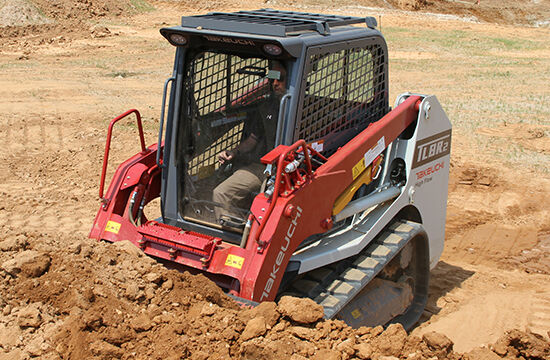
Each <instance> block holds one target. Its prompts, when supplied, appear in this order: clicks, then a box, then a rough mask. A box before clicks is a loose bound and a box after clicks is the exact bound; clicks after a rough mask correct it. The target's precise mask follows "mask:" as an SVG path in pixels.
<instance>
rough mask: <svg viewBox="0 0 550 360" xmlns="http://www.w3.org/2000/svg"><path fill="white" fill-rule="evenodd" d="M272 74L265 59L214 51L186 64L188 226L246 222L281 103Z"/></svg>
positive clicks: (184, 203)
mask: <svg viewBox="0 0 550 360" xmlns="http://www.w3.org/2000/svg"><path fill="white" fill-rule="evenodd" d="M269 72H270V69H269V63H268V61H267V60H266V59H262V58H244V57H239V56H237V55H229V54H223V53H216V52H204V53H200V54H198V55H197V56H195V57H194V58H193V59H192V60H191V61H189V62H188V64H187V66H186V76H185V79H184V92H183V93H184V99H185V101H184V102H183V109H182V114H185V115H184V116H183V117H184V119H183V122H182V123H183V124H185V125H183V127H184V128H185V131H180V136H183V137H184V138H183V139H181V140H180V142H179V143H180V144H183V146H181V148H182V149H187V150H186V151H185V152H186V155H185V161H184V163H185V171H184V177H185V181H184V185H183V189H182V190H183V191H182V192H183V194H184V196H183V197H182V198H181V199H180V213H182V215H183V217H184V218H186V219H187V220H191V221H196V222H200V223H208V224H216V225H223V226H226V227H229V228H235V229H238V228H240V227H241V226H242V224H243V223H244V222H245V221H246V217H247V213H248V210H249V208H250V204H251V202H252V199H253V197H254V196H255V195H256V194H257V193H258V192H259V191H260V186H261V183H262V181H263V175H262V173H263V168H264V167H263V166H262V165H261V163H260V157H261V156H263V155H264V154H265V153H267V152H268V150H271V149H268V147H269V145H270V144H272V143H273V141H274V140H272V139H271V138H272V137H273V138H274V137H275V131H274V129H276V122H277V113H274V109H277V111H278V107H279V100H280V99H279V98H278V97H276V96H274V95H273V94H272V91H271V89H272V82H273V81H274V80H270V79H269V78H268V73H269ZM245 145H246V146H245ZM189 149H190V150H189ZM221 154H224V155H223V156H222V155H221ZM220 160H221V161H220Z"/></svg>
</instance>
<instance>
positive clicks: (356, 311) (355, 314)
mask: <svg viewBox="0 0 550 360" xmlns="http://www.w3.org/2000/svg"><path fill="white" fill-rule="evenodd" d="M351 316H353V318H354V319H357V318H358V317H359V316H361V311H359V309H355V310H353V311H352V312H351Z"/></svg>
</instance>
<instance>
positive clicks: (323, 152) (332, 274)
mask: <svg viewBox="0 0 550 360" xmlns="http://www.w3.org/2000/svg"><path fill="white" fill-rule="evenodd" d="M160 32H161V34H162V35H163V36H164V37H165V38H166V39H167V40H168V41H169V42H170V44H172V45H173V46H174V47H175V50H176V51H175V53H176V54H175V62H174V68H173V75H172V77H170V78H169V79H168V80H167V81H166V83H165V86H164V96H163V104H162V110H161V120H160V129H159V137H158V142H157V144H154V145H151V146H149V147H146V146H145V141H144V139H143V131H142V128H141V120H140V117H139V112H137V110H130V111H128V112H127V113H125V114H122V115H121V116H119V117H117V118H115V119H113V120H112V121H111V124H110V127H109V132H108V137H107V145H106V150H105V159H104V165H103V173H102V177H101V183H100V197H101V199H102V204H101V207H100V209H99V211H98V213H97V216H96V218H95V222H94V225H93V228H92V230H91V233H90V237H92V238H95V239H98V240H104V241H109V242H115V241H121V240H129V241H131V242H132V243H134V244H135V245H136V246H138V247H139V248H140V249H142V250H143V251H144V252H145V253H146V254H148V255H150V256H152V257H154V258H156V259H159V260H161V261H163V262H165V263H168V264H170V265H171V266H173V267H178V268H180V269H182V270H187V271H190V272H193V273H202V274H204V275H206V276H207V277H209V278H210V279H211V280H213V281H214V282H216V283H217V284H218V285H219V286H220V287H221V288H222V289H223V290H224V291H226V292H227V294H229V295H230V296H232V297H234V298H235V299H236V300H237V301H239V302H241V303H242V304H245V305H254V304H257V303H259V302H262V301H274V300H276V299H277V298H278V297H280V296H281V295H286V294H290V295H294V296H299V297H309V298H311V299H313V300H314V301H316V302H317V303H319V304H321V305H322V306H323V307H324V310H325V317H326V318H338V319H343V320H344V321H346V322H347V323H348V324H350V325H352V326H354V327H358V326H362V325H368V326H372V325H377V324H387V323H389V322H400V323H402V324H403V325H404V326H405V327H411V326H412V325H413V324H414V323H415V322H416V321H417V320H418V318H419V317H420V315H421V313H422V311H423V309H424V306H425V303H426V298H427V291H428V280H429V272H430V268H432V267H433V266H435V264H436V263H437V261H438V259H439V257H440V255H441V252H442V250H443V239H444V232H445V212H446V202H447V184H448V178H449V159H450V146H451V125H450V122H449V120H448V119H447V117H446V115H445V113H444V111H443V110H442V108H441V106H440V104H439V102H438V101H437V99H436V98H435V97H434V96H428V95H419V94H411V93H405V94H403V95H401V96H399V97H398V98H397V100H396V102H395V105H394V108H393V109H392V108H390V106H389V103H388V55H387V46H386V42H385V40H384V38H383V36H382V34H381V33H380V32H379V31H378V30H376V20H375V19H374V18H371V17H367V18H358V17H349V16H335V15H323V14H310V13H297V12H287V11H277V10H272V9H261V10H256V11H240V12H235V13H209V14H206V15H199V16H188V17H183V18H182V24H181V26H176V27H170V28H163V29H161V30H160ZM275 84H279V85H278V86H279V88H278V89H277V88H276V85H275ZM281 84H283V85H281ZM281 86H284V88H283V89H282V92H281V88H280V87H281ZM277 92H278V93H277ZM167 100H168V104H166V101H167ZM132 113H134V114H135V115H136V116H137V120H138V129H139V132H140V141H141V147H142V148H141V152H139V153H137V154H136V155H134V156H133V157H131V158H130V159H128V160H127V161H125V162H124V163H122V164H121V165H120V166H119V167H118V169H117V170H116V172H115V174H114V177H113V179H112V181H111V183H110V186H109V188H108V190H107V191H106V193H105V195H104V194H103V186H104V182H105V173H106V168H107V161H108V153H109V147H110V140H111V131H112V126H113V125H114V124H115V123H116V122H117V121H118V120H120V119H121V118H123V117H125V116H126V115H129V114H132ZM250 139H252V140H253V141H252V140H250ZM245 145H246V146H245ZM224 151H228V153H225V154H226V158H225V159H224V161H222V162H223V165H222V164H221V161H220V158H219V156H220V153H222V152H224ZM227 154H231V156H229V157H228V156H227ZM229 160H231V164H230V165H229V166H226V165H227V164H228V163H229ZM258 168H260V172H259V174H258V172H257V171H256V170H251V169H258ZM254 171H256V173H254V174H255V175H254V176H255V177H254V178H252V179H253V180H254V181H252V182H251V181H250V179H249V180H245V178H246V177H247V176H251V175H250V174H251V173H253V172H254ZM243 174H244V175H243ZM229 179H231V184H237V185H239V184H240V185H242V184H243V183H244V184H246V186H245V187H244V188H245V189H244V190H245V191H244V193H243V189H242V188H243V186H241V187H240V190H239V191H240V193H239V196H236V195H235V194H236V193H234V192H233V191H234V190H233V189H232V188H230V187H228V186H225V185H227V184H228V181H229ZM241 180H242V182H240V181H241ZM254 182H257V184H255V183H254ZM222 185H223V186H222ZM222 188H223V189H224V190H220V189H222ZM216 194H217V195H216ZM220 194H221V195H222V196H224V199H226V200H225V201H220V200H219V199H220V197H219V196H218V195H220ZM158 197H160V210H161V214H162V215H161V216H160V217H159V218H156V219H148V218H147V216H146V215H145V214H146V213H147V212H146V211H144V208H146V207H147V205H148V203H149V202H151V201H152V200H153V199H155V198H158ZM227 199H229V201H227ZM231 199H235V200H234V201H233V200H231ZM150 206H152V205H150Z"/></svg>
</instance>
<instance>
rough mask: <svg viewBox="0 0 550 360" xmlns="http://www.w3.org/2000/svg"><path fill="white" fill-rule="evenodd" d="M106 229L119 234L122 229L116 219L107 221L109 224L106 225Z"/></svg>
mask: <svg viewBox="0 0 550 360" xmlns="http://www.w3.org/2000/svg"><path fill="white" fill-rule="evenodd" d="M105 231H108V232H112V233H115V234H118V232H119V231H120V224H119V223H117V222H114V221H107V226H105Z"/></svg>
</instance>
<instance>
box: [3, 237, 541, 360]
mask: <svg viewBox="0 0 550 360" xmlns="http://www.w3.org/2000/svg"><path fill="white" fill-rule="evenodd" d="M67 243H68V242H67V241H64V242H63V243H58V242H57V241H51V240H49V239H47V238H33V237H31V238H28V237H25V236H23V235H19V236H17V237H14V238H9V239H6V240H4V241H2V242H0V250H1V253H0V269H1V270H0V306H1V307H2V309H3V310H2V315H0V349H1V350H3V353H0V359H27V358H30V357H40V358H43V359H85V358H93V359H112V358H122V359H143V358H150V359H184V358H190V359H231V358H234V359H294V360H298V359H306V358H309V359H323V360H326V359H352V358H357V359H430V358H431V359H434V357H435V358H438V359H460V358H463V359H480V358H486V359H493V358H494V359H498V358H501V357H502V358H508V359H509V358H523V359H545V358H548V357H549V356H550V344H549V343H548V342H547V341H546V340H544V339H543V338H542V337H540V336H539V335H534V334H531V333H525V332H520V331H517V330H514V331H510V332H508V333H507V334H506V335H505V336H503V337H502V338H501V339H500V340H499V341H497V343H495V344H494V345H493V346H491V347H489V348H479V349H476V350H474V351H472V352H471V353H469V354H465V355H460V354H457V353H455V352H454V351H453V343H452V342H451V341H450V340H449V339H448V338H447V337H446V336H445V335H442V334H438V333H435V332H430V333H426V334H424V335H423V336H422V338H420V337H417V336H409V335H407V333H406V332H405V331H404V330H403V328H402V327H401V326H400V325H391V326H389V327H388V328H387V329H386V330H384V329H383V328H382V327H376V328H366V327H362V328H360V329H356V330H354V329H352V328H350V327H348V326H347V325H345V324H344V323H343V322H341V321H322V320H321V317H322V309H321V308H320V307H319V306H318V305H316V304H315V303H313V302H312V301H311V300H308V299H296V298H291V297H284V298H283V299H282V300H281V301H280V302H279V304H275V303H263V304H261V305H260V306H258V307H257V308H254V309H241V308H238V307H237V306H236V305H235V303H234V302H233V301H232V300H231V299H230V298H229V297H227V296H226V295H225V294H224V293H223V292H222V291H221V290H220V289H219V288H218V287H216V286H215V285H214V284H213V283H212V282H210V281H208V280H207V279H206V278H205V277H203V276H201V275H199V276H193V275H190V274H188V273H180V272H177V271H175V270H167V269H166V268H164V267H163V266H162V265H160V264H157V263H155V261H153V260H152V259H151V258H148V257H146V256H144V255H143V254H141V252H140V251H139V250H138V249H137V248H136V247H134V246H133V245H132V244H130V243H129V242H121V243H117V244H105V243H96V242H94V241H91V240H88V239H80V240H78V241H76V242H75V241H73V242H72V245H71V246H69V247H66V246H62V244H67Z"/></svg>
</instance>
